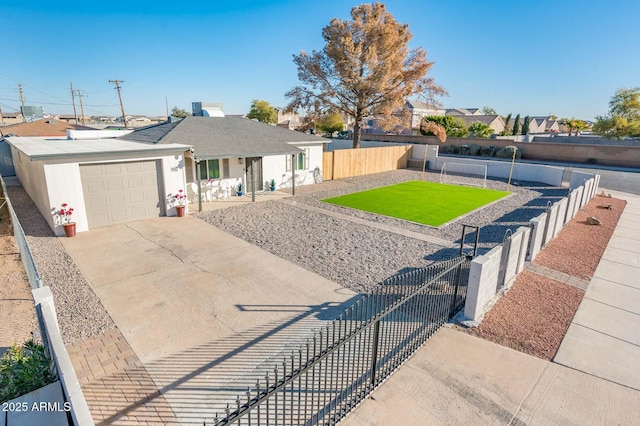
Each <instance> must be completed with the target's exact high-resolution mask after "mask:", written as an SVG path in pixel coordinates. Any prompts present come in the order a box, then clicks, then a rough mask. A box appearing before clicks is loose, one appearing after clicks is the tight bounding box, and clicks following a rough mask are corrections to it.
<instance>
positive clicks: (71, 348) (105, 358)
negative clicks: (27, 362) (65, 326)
mask: <svg viewBox="0 0 640 426" xmlns="http://www.w3.org/2000/svg"><path fill="white" fill-rule="evenodd" d="M67 351H68V352H69V357H70V358H71V361H72V363H73V366H74V369H75V371H76V375H77V377H78V381H79V382H80V386H81V388H82V392H83V393H84V397H85V399H86V400H87V404H88V405H89V409H90V410H91V415H92V416H93V419H94V421H95V422H96V424H97V425H103V424H104V425H107V424H109V425H112V424H113V425H129V424H131V425H140V424H147V425H170V424H178V423H177V421H176V418H175V415H174V413H173V410H172V409H171V407H170V406H169V403H168V402H167V400H166V399H165V398H164V396H162V394H161V393H160V391H159V390H158V386H156V384H155V383H154V382H153V380H152V379H151V376H150V375H149V373H148V372H147V370H146V369H145V368H144V366H143V365H142V363H141V362H140V360H138V357H137V356H136V355H135V353H134V352H133V350H132V349H131V347H130V346H129V344H128V343H127V341H126V340H125V338H124V336H123V335H122V333H120V330H118V329H112V330H109V331H107V332H105V333H103V334H102V335H101V336H98V337H94V338H90V339H86V340H84V341H81V342H74V343H72V344H69V345H67Z"/></svg>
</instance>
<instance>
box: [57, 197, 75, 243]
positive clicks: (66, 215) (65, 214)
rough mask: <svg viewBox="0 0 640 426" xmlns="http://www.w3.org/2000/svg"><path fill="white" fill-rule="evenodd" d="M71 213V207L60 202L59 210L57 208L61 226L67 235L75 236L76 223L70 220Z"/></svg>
mask: <svg viewBox="0 0 640 426" xmlns="http://www.w3.org/2000/svg"><path fill="white" fill-rule="evenodd" d="M72 215H73V207H69V205H68V204H67V203H62V206H61V208H60V210H58V217H59V218H60V220H62V227H63V228H64V233H65V235H66V236H67V237H75V236H76V223H75V222H71V216H72Z"/></svg>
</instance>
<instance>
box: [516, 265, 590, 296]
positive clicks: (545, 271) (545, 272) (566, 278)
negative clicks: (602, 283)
mask: <svg viewBox="0 0 640 426" xmlns="http://www.w3.org/2000/svg"><path fill="white" fill-rule="evenodd" d="M526 269H527V270H528V271H530V272H533V273H535V274H538V275H542V276H543V277H548V278H552V279H554V280H556V281H560V282H562V283H565V284H568V285H570V286H573V287H577V288H579V289H580V290H584V291H586V290H587V288H588V287H589V281H586V280H583V279H580V278H577V277H574V276H573V275H569V274H565V273H564V272H559V271H556V270H554V269H551V268H547V267H546V266H541V265H536V264H534V263H530V264H529V265H528V266H527V267H526Z"/></svg>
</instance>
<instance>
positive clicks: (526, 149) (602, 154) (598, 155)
mask: <svg viewBox="0 0 640 426" xmlns="http://www.w3.org/2000/svg"><path fill="white" fill-rule="evenodd" d="M362 136H363V139H366V140H373V141H388V142H404V143H416V144H425V143H426V144H430V145H439V146H440V147H441V149H442V147H443V146H446V145H457V146H460V145H464V144H476V145H481V146H483V145H493V146H497V147H505V146H508V145H515V146H517V147H518V148H520V149H521V150H522V158H524V159H529V160H548V161H566V162H578V163H586V162H588V161H589V159H595V160H596V163H597V164H604V165H611V166H624V167H640V147H631V146H616V145H597V144H577V143H576V144H568V143H553V142H514V141H512V140H503V139H479V138H447V141H446V142H445V143H444V144H443V143H441V142H440V141H439V140H438V138H436V137H433V136H410V135H376V134H366V135H364V134H363V135H362Z"/></svg>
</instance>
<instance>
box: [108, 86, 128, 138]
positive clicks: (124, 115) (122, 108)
mask: <svg viewBox="0 0 640 426" xmlns="http://www.w3.org/2000/svg"><path fill="white" fill-rule="evenodd" d="M109 83H113V84H115V85H116V90H117V91H118V98H120V109H121V110H122V122H123V123H124V128H125V129H126V128H127V116H126V114H125V113H124V104H123V103H122V94H121V93H120V83H124V81H123V80H109Z"/></svg>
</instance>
